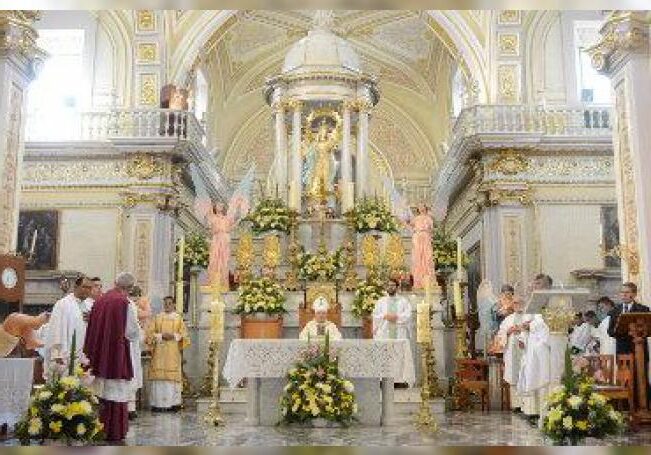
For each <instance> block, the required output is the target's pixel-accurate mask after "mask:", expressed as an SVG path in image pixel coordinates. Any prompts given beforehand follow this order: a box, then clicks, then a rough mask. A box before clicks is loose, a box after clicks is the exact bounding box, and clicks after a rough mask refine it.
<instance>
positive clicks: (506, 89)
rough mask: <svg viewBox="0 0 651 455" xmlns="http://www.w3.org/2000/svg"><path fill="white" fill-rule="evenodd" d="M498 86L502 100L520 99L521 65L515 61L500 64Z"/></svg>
mask: <svg viewBox="0 0 651 455" xmlns="http://www.w3.org/2000/svg"><path fill="white" fill-rule="evenodd" d="M497 88H498V95H499V99H500V101H501V102H504V103H517V102H518V101H520V66H519V65H518V64H514V63H508V64H500V65H499V66H498V67H497Z"/></svg>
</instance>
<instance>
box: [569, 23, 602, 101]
mask: <svg viewBox="0 0 651 455" xmlns="http://www.w3.org/2000/svg"><path fill="white" fill-rule="evenodd" d="M600 26H601V23H600V22H599V21H575V22H574V49H575V52H576V78H577V89H578V92H579V93H578V98H579V101H581V102H583V103H594V104H609V103H610V102H611V98H610V80H609V79H608V78H607V77H606V76H603V75H601V74H599V73H598V72H597V71H596V70H595V69H594V67H593V66H592V63H591V61H590V55H589V54H588V53H587V52H586V50H587V49H588V48H589V47H590V46H592V45H594V44H595V43H597V41H598V40H599V28H600Z"/></svg>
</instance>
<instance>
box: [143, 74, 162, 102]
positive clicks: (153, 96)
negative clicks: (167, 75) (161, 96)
mask: <svg viewBox="0 0 651 455" xmlns="http://www.w3.org/2000/svg"><path fill="white" fill-rule="evenodd" d="M139 102H140V105H143V106H156V105H157V104H158V75H156V74H154V73H142V74H140V98H139Z"/></svg>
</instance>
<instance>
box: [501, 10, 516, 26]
mask: <svg viewBox="0 0 651 455" xmlns="http://www.w3.org/2000/svg"><path fill="white" fill-rule="evenodd" d="M497 23H498V24H499V25H518V24H519V23H520V11H518V10H514V9H506V10H503V11H500V13H499V15H498V16H497Z"/></svg>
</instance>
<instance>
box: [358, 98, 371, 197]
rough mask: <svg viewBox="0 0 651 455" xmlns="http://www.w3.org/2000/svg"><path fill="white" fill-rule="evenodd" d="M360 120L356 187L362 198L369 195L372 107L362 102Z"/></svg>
mask: <svg viewBox="0 0 651 455" xmlns="http://www.w3.org/2000/svg"><path fill="white" fill-rule="evenodd" d="M358 107H359V118H358V120H357V121H358V127H357V168H356V175H355V186H356V188H357V198H358V199H359V198H362V197H364V196H366V195H367V193H368V117H369V109H370V105H369V104H368V103H367V102H366V101H362V102H360V103H359V105H358Z"/></svg>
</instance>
